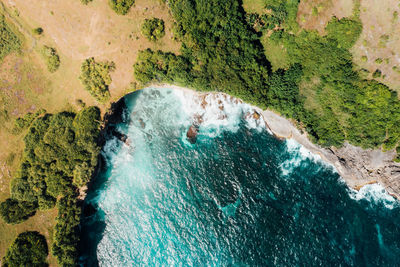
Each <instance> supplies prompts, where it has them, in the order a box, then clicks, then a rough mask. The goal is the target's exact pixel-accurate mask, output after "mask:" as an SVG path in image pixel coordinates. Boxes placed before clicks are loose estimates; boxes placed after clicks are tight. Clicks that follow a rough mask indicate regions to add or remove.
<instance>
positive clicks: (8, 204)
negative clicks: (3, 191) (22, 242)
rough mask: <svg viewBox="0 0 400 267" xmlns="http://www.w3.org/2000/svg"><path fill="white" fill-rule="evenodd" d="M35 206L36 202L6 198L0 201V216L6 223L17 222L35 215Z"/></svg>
mask: <svg viewBox="0 0 400 267" xmlns="http://www.w3.org/2000/svg"><path fill="white" fill-rule="evenodd" d="M37 208H38V206H37V203H36V202H30V201H18V200H15V199H11V198H8V199H6V200H5V201H4V202H2V203H0V216H1V218H2V219H3V220H4V221H5V222H6V223H8V224H18V223H21V222H23V221H25V220H27V219H28V218H29V217H31V216H33V215H35V213H36V210H37Z"/></svg>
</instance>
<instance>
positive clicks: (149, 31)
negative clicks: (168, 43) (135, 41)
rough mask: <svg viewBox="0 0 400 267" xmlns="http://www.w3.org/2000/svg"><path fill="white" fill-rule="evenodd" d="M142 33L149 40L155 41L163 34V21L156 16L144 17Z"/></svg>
mask: <svg viewBox="0 0 400 267" xmlns="http://www.w3.org/2000/svg"><path fill="white" fill-rule="evenodd" d="M142 34H143V36H144V37H146V38H147V39H149V40H150V41H154V42H155V41H157V40H159V39H161V38H162V37H163V36H164V35H165V30H164V21H163V20H162V19H158V18H152V19H145V21H144V22H143V25H142Z"/></svg>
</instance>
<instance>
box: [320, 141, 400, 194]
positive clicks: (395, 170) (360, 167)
mask: <svg viewBox="0 0 400 267" xmlns="http://www.w3.org/2000/svg"><path fill="white" fill-rule="evenodd" d="M326 153H331V154H332V156H333V157H334V158H336V162H335V166H336V169H337V170H338V172H339V173H340V174H341V176H342V177H343V178H344V179H345V180H346V182H347V183H348V185H349V186H351V187H353V188H355V189H359V188H361V187H362V186H363V185H365V184H369V183H373V182H377V183H380V184H382V185H383V186H384V187H385V188H386V190H387V191H388V192H389V193H390V194H392V195H393V196H395V197H396V198H397V199H400V163H396V162H394V161H393V158H394V157H395V156H396V153H395V151H394V150H392V151H388V152H382V151H381V150H378V149H374V150H372V149H367V150H365V149H362V148H360V147H356V146H353V145H350V144H348V143H346V144H345V145H344V146H343V147H341V148H339V149H337V148H331V149H326Z"/></svg>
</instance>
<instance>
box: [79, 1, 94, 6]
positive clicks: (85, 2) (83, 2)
mask: <svg viewBox="0 0 400 267" xmlns="http://www.w3.org/2000/svg"><path fill="white" fill-rule="evenodd" d="M92 1H93V0H81V2H82V4H84V5H87V4H89V3H90V2H92Z"/></svg>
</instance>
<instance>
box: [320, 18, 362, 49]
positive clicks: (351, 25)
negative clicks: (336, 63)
mask: <svg viewBox="0 0 400 267" xmlns="http://www.w3.org/2000/svg"><path fill="white" fill-rule="evenodd" d="M326 31H327V32H328V36H329V38H334V39H336V40H337V42H338V44H339V46H340V47H342V48H345V49H349V48H351V47H352V46H353V45H354V44H355V42H356V41H357V39H358V37H359V36H360V33H361V31H362V24H361V22H360V21H359V20H352V19H348V18H342V19H340V20H339V19H338V18H336V17H333V18H332V19H331V21H330V22H329V23H328V25H327V26H326Z"/></svg>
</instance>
